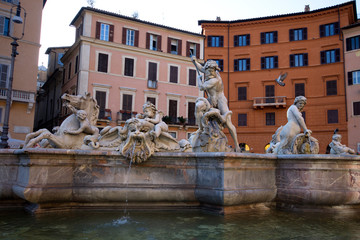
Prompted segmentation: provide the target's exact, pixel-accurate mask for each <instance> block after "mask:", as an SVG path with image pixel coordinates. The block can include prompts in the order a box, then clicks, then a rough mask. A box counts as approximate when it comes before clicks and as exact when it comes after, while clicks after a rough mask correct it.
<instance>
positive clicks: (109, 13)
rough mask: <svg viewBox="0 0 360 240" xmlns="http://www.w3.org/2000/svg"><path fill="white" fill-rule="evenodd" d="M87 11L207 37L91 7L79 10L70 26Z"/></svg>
mask: <svg viewBox="0 0 360 240" xmlns="http://www.w3.org/2000/svg"><path fill="white" fill-rule="evenodd" d="M85 10H87V11H91V12H95V13H100V14H105V15H108V16H112V17H117V18H122V19H126V20H130V21H133V22H138V23H143V24H147V25H151V26H155V27H160V28H166V29H169V30H173V31H177V32H182V33H186V34H191V35H195V36H198V37H204V38H205V36H204V35H202V34H198V33H194V32H190V31H186V30H181V29H178V28H173V27H168V26H165V25H161V24H157V23H152V22H148V21H143V20H140V19H136V18H133V17H128V16H124V15H121V14H117V13H112V12H108V11H105V10H101V9H97V8H91V7H82V8H81V9H80V10H79V12H78V13H77V14H76V16H75V17H74V19H73V20H72V21H71V23H70V26H73V25H74V24H75V22H76V20H77V19H78V18H79V17H80V15H81V14H82V12H83V11H85Z"/></svg>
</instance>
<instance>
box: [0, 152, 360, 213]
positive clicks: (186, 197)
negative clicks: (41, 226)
mask: <svg viewBox="0 0 360 240" xmlns="http://www.w3.org/2000/svg"><path fill="white" fill-rule="evenodd" d="M359 164H360V156H349V155H348V156H340V155H282V156H276V155H271V154H252V153H224V152H216V153H155V154H154V155H153V156H152V157H151V158H150V159H149V160H148V161H146V162H145V163H142V164H139V165H134V164H133V165H131V166H129V161H128V160H127V159H125V158H124V157H122V156H121V155H120V154H119V153H118V152H113V151H84V150H64V149H26V150H0V206H1V205H3V206H5V205H6V206H9V205H10V206H11V204H12V202H14V203H15V202H18V200H19V199H22V200H25V202H26V203H27V204H26V205H27V206H32V207H31V210H32V211H34V212H42V211H48V210H65V209H78V208H80V209H83V208H93V209H124V208H128V209H199V208H201V209H206V210H213V211H216V212H218V213H220V214H227V213H236V212H240V211H244V210H249V209H263V208H267V207H272V206H277V207H279V208H286V209H309V208H312V209H325V208H327V209H337V210H338V209H349V208H351V209H357V208H358V207H359V206H360V165H359Z"/></svg>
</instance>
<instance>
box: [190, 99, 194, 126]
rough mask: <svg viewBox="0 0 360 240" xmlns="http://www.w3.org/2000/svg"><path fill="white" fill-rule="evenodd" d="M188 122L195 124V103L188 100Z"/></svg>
mask: <svg viewBox="0 0 360 240" xmlns="http://www.w3.org/2000/svg"><path fill="white" fill-rule="evenodd" d="M188 123H190V124H192V125H193V124H195V103H194V102H188Z"/></svg>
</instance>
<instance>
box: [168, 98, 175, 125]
mask: <svg viewBox="0 0 360 240" xmlns="http://www.w3.org/2000/svg"><path fill="white" fill-rule="evenodd" d="M169 117H170V118H171V121H172V122H173V123H176V122H177V100H169Z"/></svg>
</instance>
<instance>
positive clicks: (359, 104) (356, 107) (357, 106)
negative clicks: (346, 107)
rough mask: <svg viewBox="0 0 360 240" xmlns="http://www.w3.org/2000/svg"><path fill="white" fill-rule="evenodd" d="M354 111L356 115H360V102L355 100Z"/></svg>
mask: <svg viewBox="0 0 360 240" xmlns="http://www.w3.org/2000/svg"><path fill="white" fill-rule="evenodd" d="M353 112H354V116H359V115H360V102H353Z"/></svg>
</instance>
